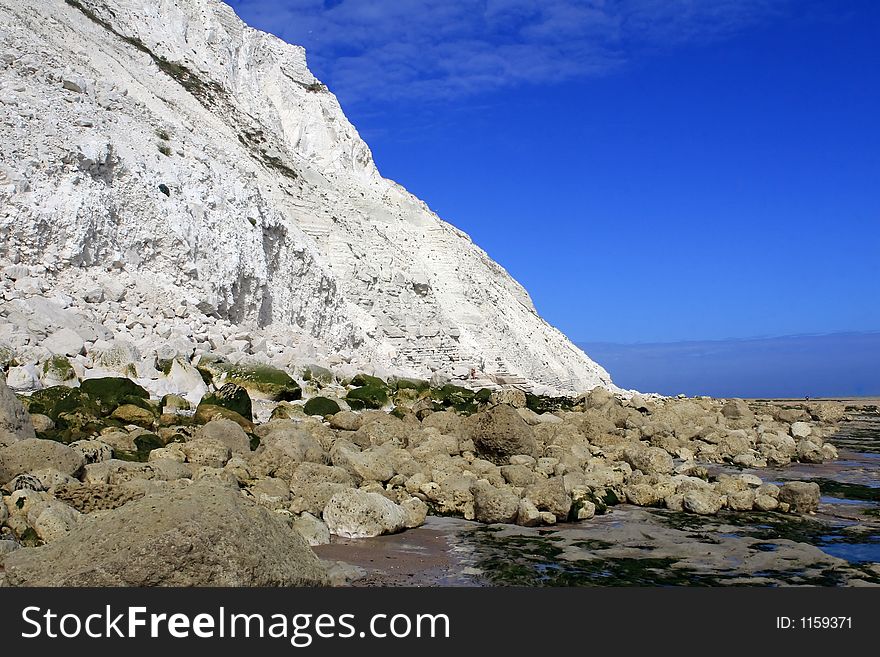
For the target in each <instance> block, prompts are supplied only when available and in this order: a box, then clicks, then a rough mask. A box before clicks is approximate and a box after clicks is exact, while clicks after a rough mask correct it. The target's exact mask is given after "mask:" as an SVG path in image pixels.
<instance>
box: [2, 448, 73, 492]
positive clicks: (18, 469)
mask: <svg viewBox="0 0 880 657" xmlns="http://www.w3.org/2000/svg"><path fill="white" fill-rule="evenodd" d="M83 465H85V460H84V459H83V455H82V454H80V453H79V452H77V451H76V450H73V449H71V448H70V447H68V446H67V445H62V444H61V443H57V442H55V441H54V440H40V439H39V438H28V439H25V440H19V441H18V442H15V443H12V444H11V445H9V446H7V447H3V448H0V484H5V483H6V482H7V481H9V480H10V479H12V478H13V477H14V476H15V475H18V474H25V473H28V472H33V471H35V470H42V469H44V468H53V469H55V470H57V471H58V472H60V473H62V474H64V475H68V476H73V475H76V474H77V473H79V471H80V470H82V467H83Z"/></svg>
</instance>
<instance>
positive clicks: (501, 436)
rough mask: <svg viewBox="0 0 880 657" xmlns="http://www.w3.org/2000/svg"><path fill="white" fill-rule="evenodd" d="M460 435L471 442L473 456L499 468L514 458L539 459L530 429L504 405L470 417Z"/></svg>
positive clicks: (514, 411)
mask: <svg viewBox="0 0 880 657" xmlns="http://www.w3.org/2000/svg"><path fill="white" fill-rule="evenodd" d="M462 431H463V432H464V434H465V435H466V436H467V437H468V438H470V439H471V440H473V441H474V447H475V448H476V450H477V454H479V455H480V456H482V457H483V458H485V459H488V460H489V461H492V462H493V463H497V464H499V465H506V464H507V463H508V459H509V458H510V457H511V456H515V455H517V454H525V455H528V456H532V457H535V458H537V457H539V456H541V454H540V451H539V450H538V446H537V443H536V442H535V433H534V431H533V430H532V428H531V427H530V426H529V425H528V424H526V423H525V421H524V420H523V419H522V418H521V417H520V415H519V413H517V412H516V409H514V408H513V407H512V406H507V405H506V404H499V405H498V406H494V407H493V408H490V409H489V410H488V411H483V412H481V413H474V414H473V415H471V416H470V417H469V418H467V419H466V420H464V421H463V422H462Z"/></svg>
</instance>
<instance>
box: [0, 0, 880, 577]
mask: <svg viewBox="0 0 880 657" xmlns="http://www.w3.org/2000/svg"><path fill="white" fill-rule="evenodd" d="M0 123H2V126H3V129H2V130H0V145H2V148H0V492H2V503H0V585H2V586H8V587H20V586H132V587H141V586H346V585H354V586H359V585H386V586H391V585H393V586H401V585H406V586H429V585H468V586H495V585H526V586H544V585H595V584H612V585H630V584H638V585H651V586H661V585H662V586H665V585H674V586H679V585H728V584H731V585H760V586H793V585H802V584H807V585H822V586H859V585H871V584H878V583H880V571H878V565H877V564H878V561H880V559H878V555H877V541H878V515H877V507H878V502H880V499H878V495H877V491H878V490H880V482H878V468H877V460H876V458H877V454H878V453H880V443H878V421H877V418H878V415H877V406H876V404H874V403H873V402H867V401H864V400H850V401H847V402H844V401H835V400H819V401H815V400H814V401H808V400H803V401H801V400H775V401H774V400H754V399H753V400H743V399H713V398H709V397H686V396H684V395H679V396H661V395H657V394H647V393H641V392H638V391H636V390H625V389H622V388H621V387H619V386H618V385H616V384H615V383H614V382H613V381H612V379H611V376H610V375H609V374H608V372H607V371H606V370H605V369H604V368H603V367H602V366H601V365H599V364H598V363H596V362H594V361H593V360H591V359H590V357H589V356H588V355H587V354H585V353H584V352H583V351H582V350H581V349H579V348H578V347H576V346H575V345H574V344H573V343H572V342H571V341H570V340H569V339H568V338H567V337H566V336H565V335H564V334H563V333H562V332H561V331H559V330H558V329H556V328H555V327H553V326H551V325H550V324H549V323H548V322H546V321H545V320H544V319H543V318H542V317H541V316H540V315H539V314H538V311H537V309H536V308H535V305H534V304H533V302H532V299H531V298H530V297H529V294H528V293H527V292H526V290H525V289H524V288H523V287H522V286H521V285H520V284H519V283H518V282H517V281H516V280H514V279H513V277H512V276H510V275H509V274H508V272H507V271H505V269H504V268H503V267H502V266H501V265H499V264H498V263H496V262H495V261H494V260H492V259H491V258H490V257H489V255H488V254H487V253H486V252H485V251H483V250H482V249H481V248H479V247H478V246H477V245H475V244H474V243H473V241H472V240H471V239H470V237H469V236H468V235H466V234H465V233H464V232H462V231H461V230H459V229H457V228H455V227H454V226H452V225H450V224H448V223H446V222H445V221H443V220H442V219H441V218H440V217H438V216H437V215H436V214H435V213H434V212H433V211H432V210H431V209H430V208H429V207H428V206H427V204H425V203H424V202H423V201H421V200H420V199H418V198H416V197H415V196H414V195H412V194H410V193H409V192H407V191H406V190H405V189H404V188H403V187H402V186H400V185H399V184H397V183H395V182H394V181H391V180H388V179H386V178H384V177H383V176H382V175H380V173H379V171H378V169H377V167H376V165H375V163H374V162H373V158H372V154H371V152H370V149H369V147H368V146H367V144H366V143H365V142H364V141H363V140H362V139H361V138H360V136H359V134H358V132H357V130H356V129H355V128H354V126H353V125H352V124H351V123H350V122H349V121H348V119H347V118H346V116H345V114H344V113H343V112H342V108H341V106H340V104H339V102H338V100H337V98H336V96H334V94H333V93H332V92H331V91H330V89H328V87H327V86H326V85H325V84H324V83H322V82H321V81H320V80H318V79H317V78H316V77H315V76H314V75H313V74H312V72H311V71H310V69H309V68H308V66H307V64H306V55H305V51H304V49H303V48H301V47H299V46H294V45H290V44H288V43H286V42H284V41H282V40H281V39H279V38H276V37H275V36H272V35H270V34H267V33H265V32H260V31H258V30H255V29H253V28H251V27H248V26H247V25H245V24H244V23H243V22H242V21H241V20H240V19H239V18H238V17H237V16H236V14H235V12H234V11H233V10H232V9H231V8H230V7H229V6H228V5H226V4H224V3H222V2H220V1H219V0H179V1H178V2H166V1H165V0H161V1H160V0H156V1H155V2H144V1H143V0H0ZM597 248H602V247H601V245H592V244H585V245H584V248H583V253H582V254H581V255H582V256H583V257H585V258H588V257H589V256H590V250H591V249H597ZM614 275H615V274H614V272H603V273H602V276H608V277H611V276H614ZM601 283H602V280H601V278H600V279H599V280H597V281H594V280H589V281H578V286H579V292H578V295H579V296H578V297H577V298H576V299H575V298H572V300H571V302H572V303H578V304H580V305H581V306H583V309H585V310H586V311H588V312H589V313H594V314H598V313H601V312H603V311H602V309H601V308H593V307H590V304H592V303H593V301H591V299H592V297H591V296H590V294H589V293H588V289H589V287H590V286H592V285H596V284H601ZM584 291H587V292H586V293H584V294H582V295H581V292H584Z"/></svg>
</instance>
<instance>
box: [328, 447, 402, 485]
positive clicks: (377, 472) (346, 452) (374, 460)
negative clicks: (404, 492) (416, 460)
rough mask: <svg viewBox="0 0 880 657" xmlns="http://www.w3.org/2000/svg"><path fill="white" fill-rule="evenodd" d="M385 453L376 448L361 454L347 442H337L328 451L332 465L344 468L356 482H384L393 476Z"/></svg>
mask: <svg viewBox="0 0 880 657" xmlns="http://www.w3.org/2000/svg"><path fill="white" fill-rule="evenodd" d="M386 454H387V453H386V452H384V451H380V450H378V449H376V448H373V449H368V450H365V451H363V452H361V451H359V450H358V449H357V447H355V446H354V445H352V444H351V443H347V441H344V440H339V441H337V442H336V444H335V445H333V449H331V450H330V458H331V459H332V461H333V465H336V466H339V467H341V468H344V469H345V470H346V471H347V472H349V473H350V474H351V475H352V476H353V477H354V478H355V480H356V481H378V482H383V483H384V482H386V481H388V480H389V479H391V477H393V476H394V467H393V466H392V465H391V463H390V462H389V460H388V458H387V455H386Z"/></svg>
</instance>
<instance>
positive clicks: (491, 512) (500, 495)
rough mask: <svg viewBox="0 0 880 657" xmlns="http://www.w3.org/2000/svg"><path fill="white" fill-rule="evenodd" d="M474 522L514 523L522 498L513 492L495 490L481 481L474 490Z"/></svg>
mask: <svg viewBox="0 0 880 657" xmlns="http://www.w3.org/2000/svg"><path fill="white" fill-rule="evenodd" d="M473 495H474V520H477V521H479V522H486V523H496V522H504V523H512V522H515V521H516V516H517V513H518V512H519V500H520V497H519V495H517V494H516V493H514V492H513V491H512V490H509V489H508V490H505V489H499V488H495V487H494V486H492V485H491V484H489V483H488V482H486V481H479V482H477V484H476V485H475V486H474V488H473Z"/></svg>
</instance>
